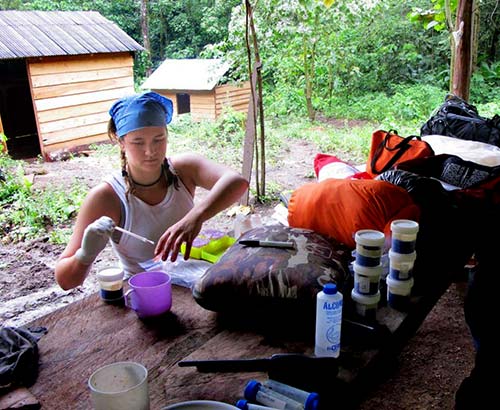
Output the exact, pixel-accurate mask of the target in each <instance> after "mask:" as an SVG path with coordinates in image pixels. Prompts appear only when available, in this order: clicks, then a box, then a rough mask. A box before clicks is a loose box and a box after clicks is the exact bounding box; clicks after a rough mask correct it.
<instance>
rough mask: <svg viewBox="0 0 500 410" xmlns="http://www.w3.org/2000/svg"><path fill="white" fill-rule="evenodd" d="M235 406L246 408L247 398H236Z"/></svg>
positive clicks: (244, 409)
mask: <svg viewBox="0 0 500 410" xmlns="http://www.w3.org/2000/svg"><path fill="white" fill-rule="evenodd" d="M236 407H238V408H239V409H242V410H248V401H247V400H243V399H241V400H238V401H237V402H236Z"/></svg>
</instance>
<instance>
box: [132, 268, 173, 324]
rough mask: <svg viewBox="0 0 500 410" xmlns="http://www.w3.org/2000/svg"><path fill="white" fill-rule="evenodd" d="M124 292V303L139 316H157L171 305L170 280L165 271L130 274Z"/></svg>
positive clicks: (166, 310)
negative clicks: (126, 288)
mask: <svg viewBox="0 0 500 410" xmlns="http://www.w3.org/2000/svg"><path fill="white" fill-rule="evenodd" d="M128 283H129V286H130V289H129V290H127V292H125V295H124V299H125V305H126V306H127V307H129V308H131V309H133V310H135V313H137V316H139V317H140V318H144V317H150V316H158V315H161V314H163V313H165V312H168V311H169V310H170V308H171V307H172V280H171V278H170V275H169V274H168V273H166V272H161V271H151V272H141V273H138V274H136V275H134V276H132V277H131V278H130V279H129V281H128Z"/></svg>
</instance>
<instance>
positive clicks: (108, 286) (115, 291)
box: [96, 266, 123, 304]
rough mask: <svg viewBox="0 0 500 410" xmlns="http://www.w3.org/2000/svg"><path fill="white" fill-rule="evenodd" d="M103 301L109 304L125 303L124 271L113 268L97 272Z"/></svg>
mask: <svg viewBox="0 0 500 410" xmlns="http://www.w3.org/2000/svg"><path fill="white" fill-rule="evenodd" d="M96 276H97V281H98V283H99V287H100V295H101V299H102V300H104V301H105V302H107V303H114V304H122V303H123V269H122V268H119V267H116V266H112V267H108V268H104V269H101V270H99V271H98V272H97V275H96Z"/></svg>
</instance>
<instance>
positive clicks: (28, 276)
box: [0, 140, 473, 410]
mask: <svg viewBox="0 0 500 410" xmlns="http://www.w3.org/2000/svg"><path fill="white" fill-rule="evenodd" d="M288 143H289V146H288V147H287V148H286V149H285V150H284V151H283V156H282V158H281V160H280V161H279V162H278V164H279V165H277V166H276V167H273V168H268V170H267V175H268V176H267V181H273V182H276V183H278V184H280V186H281V187H282V190H283V191H285V190H291V189H294V188H296V187H298V186H300V185H302V184H304V183H306V182H310V181H311V179H310V177H311V175H312V171H313V167H312V164H313V158H314V155H315V154H316V153H317V152H318V151H317V148H316V147H315V146H314V145H312V144H311V143H308V142H305V141H300V140H290V141H289V142H288ZM112 164H113V161H110V160H106V159H103V158H97V157H95V156H93V155H90V156H88V157H77V158H73V159H70V160H67V161H57V162H51V163H43V164H38V165H37V164H31V165H27V169H28V170H29V171H28V172H33V173H34V174H36V175H35V176H34V183H35V186H44V184H47V183H49V182H50V183H59V184H65V183H68V182H69V181H71V180H72V179H73V178H78V179H81V180H83V181H84V182H85V183H87V184H88V186H93V185H95V184H96V183H97V182H98V181H99V180H100V179H101V178H102V176H103V175H105V174H106V173H108V172H109V171H110V169H111V167H112ZM203 195H204V193H203V192H200V197H203ZM276 204H277V202H274V203H268V204H266V205H258V206H257V205H256V206H255V212H256V213H258V214H259V215H261V216H262V219H263V220H264V221H266V220H269V218H270V217H271V215H272V214H273V211H274V206H275V205H276ZM233 224H234V217H229V216H227V215H226V213H221V214H220V215H218V216H217V217H215V218H213V219H212V220H211V221H209V222H207V223H206V225H205V227H207V228H216V229H220V230H223V231H225V232H228V231H230V230H231V229H232V228H233ZM62 249H63V248H62V246H58V245H53V244H50V243H49V242H48V239H47V238H39V239H38V240H35V241H32V242H26V243H19V244H3V245H2V244H1V242H0V321H1V322H2V323H3V325H10V326H20V325H24V324H27V323H29V322H30V321H31V320H33V319H35V318H37V317H40V316H43V315H44V314H46V313H48V312H50V311H52V310H54V309H58V308H60V307H61V306H64V305H66V304H68V303H71V302H73V301H75V300H77V299H79V298H82V297H84V296H85V295H88V294H90V293H92V292H95V291H96V289H97V286H96V280H95V272H96V271H97V270H98V269H99V268H102V267H105V266H110V265H113V264H114V263H116V258H115V257H114V255H113V254H112V252H111V249H110V248H106V249H105V251H103V252H102V253H101V254H100V256H99V258H98V259H97V261H96V263H95V264H94V266H93V268H92V272H91V274H90V276H89V278H88V279H87V281H86V282H85V284H84V285H83V286H81V287H79V288H77V289H74V290H72V291H69V292H65V291H62V290H61V289H59V288H58V287H57V285H56V284H55V283H54V279H53V269H54V264H55V261H56V259H57V257H58V255H59V254H60V253H61V251H62ZM463 291H464V289H463V284H457V285H455V284H454V285H452V286H451V287H450V288H449V290H448V291H447V292H446V293H445V294H444V296H443V297H442V298H441V300H440V301H439V302H438V304H437V305H436V306H435V307H434V309H433V310H432V311H431V313H430V314H429V315H428V317H427V318H426V320H425V321H424V323H423V324H422V326H421V327H420V329H419V330H418V331H417V333H416V334H415V336H414V337H413V338H412V339H411V340H410V341H409V343H408V344H407V345H406V346H405V348H404V349H403V351H402V352H401V354H399V355H398V361H397V364H396V366H395V367H394V368H393V369H392V371H390V372H388V373H389V375H388V378H386V379H382V378H381V379H380V380H374V384H373V390H372V391H371V392H370V393H369V395H368V397H367V398H366V399H365V400H364V401H363V403H362V404H361V406H360V407H359V408H360V409H362V410H375V409H377V410H383V409H390V410H398V409H405V410H406V409H411V410H418V409H422V410H423V409H426V410H428V409H445V410H446V409H452V408H453V402H454V392H455V391H456V389H457V388H458V386H459V384H460V382H461V381H462V379H463V378H464V377H465V376H466V375H467V374H468V372H469V371H470V368H471V366H472V362H473V351H472V343H471V340H470V336H469V333H468V330H467V328H466V326H465V323H464V319H463V311H462V309H463Z"/></svg>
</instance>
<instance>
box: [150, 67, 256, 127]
mask: <svg viewBox="0 0 500 410" xmlns="http://www.w3.org/2000/svg"><path fill="white" fill-rule="evenodd" d="M229 69H230V65H229V64H228V63H226V62H224V61H223V60H221V59H167V60H165V61H164V62H163V63H162V64H161V65H160V66H159V67H158V68H157V69H156V70H155V71H154V72H153V73H152V74H151V75H150V76H149V78H148V79H147V80H146V81H145V82H144V83H143V85H142V88H143V89H149V90H152V91H156V92H157V93H159V94H162V95H164V96H165V97H168V98H170V99H171V100H172V102H173V103H174V114H175V115H179V114H185V113H191V118H192V119H193V120H194V121H201V120H209V121H213V120H215V119H217V118H218V117H219V116H220V115H221V113H222V112H223V110H224V108H225V107H231V108H232V109H234V110H235V111H241V112H245V113H246V112H247V110H248V102H249V100H250V95H251V91H250V83H249V82H248V81H246V82H243V83H242V84H240V85H232V84H221V79H222V78H223V76H224V74H226V73H227V71H228V70H229Z"/></svg>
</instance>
